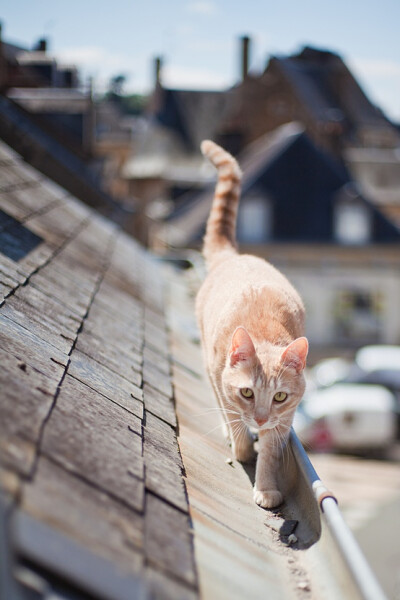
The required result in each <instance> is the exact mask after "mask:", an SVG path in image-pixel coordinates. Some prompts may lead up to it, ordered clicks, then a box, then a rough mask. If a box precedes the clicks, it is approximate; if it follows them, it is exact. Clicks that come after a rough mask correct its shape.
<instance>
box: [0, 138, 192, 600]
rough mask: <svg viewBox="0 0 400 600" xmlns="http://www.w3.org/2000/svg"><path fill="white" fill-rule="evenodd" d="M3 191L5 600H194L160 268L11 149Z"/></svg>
mask: <svg viewBox="0 0 400 600" xmlns="http://www.w3.org/2000/svg"><path fill="white" fill-rule="evenodd" d="M0 191H1V195H0V206H1V213H0V263H1V269H0V321H1V326H0V330H1V349H0V354H1V364H2V368H1V373H0V388H1V396H2V399H1V403H0V437H1V446H2V451H1V456H0V488H1V492H0V529H1V531H0V540H1V544H2V550H4V548H6V550H7V551H8V558H9V560H12V551H13V550H14V551H15V552H16V554H17V557H18V558H17V565H16V566H18V568H19V571H18V572H19V577H18V579H17V582H15V581H13V580H12V579H11V574H12V573H13V572H14V570H15V568H14V565H13V566H12V569H11V568H10V570H8V571H7V570H6V571H5V572H4V571H2V572H1V577H0V580H1V583H0V595H1V597H4V598H9V599H10V600H11V598H13V600H14V599H16V598H28V594H30V593H31V592H29V591H28V590H31V588H32V585H35V586H36V588H35V589H36V592H37V596H36V595H35V597H40V598H44V597H48V596H49V595H51V593H52V592H53V593H54V594H55V595H57V597H60V598H61V597H62V598H64V597H65V598H66V597H68V598H70V597H71V598H72V597H74V598H83V597H85V598H86V597H87V596H86V594H90V597H91V598H92V597H94V598H99V599H109V600H119V599H121V600H122V599H124V600H130V599H131V598H133V597H135V598H136V597H140V598H147V597H152V598H153V597H163V598H164V597H165V598H170V599H172V598H178V597H180V598H182V599H183V598H187V599H189V598H190V599H191V600H193V599H194V598H196V597H197V583H196V573H195V568H194V562H193V560H194V559H193V549H192V538H191V533H190V521H189V515H188V502H187V497H186V492H185V484H184V481H183V477H182V472H183V465H182V460H181V456H180V451H179V447H178V443H177V437H176V417H175V410H174V405H173V396H172V394H173V392H172V382H171V374H170V373H171V364H170V357H169V350H168V337H167V330H166V317H165V309H164V300H163V285H164V284H163V280H162V277H160V269H159V266H158V265H157V264H156V263H155V262H154V260H153V259H152V258H151V257H150V255H148V254H147V253H146V251H145V250H143V249H142V248H141V247H140V246H139V245H138V244H137V243H136V242H135V241H134V240H132V239H130V238H129V237H127V236H126V235H125V234H124V233H123V232H122V231H121V230H120V229H119V228H118V227H116V226H115V225H114V224H112V223H111V222H110V221H107V220H105V219H104V218H103V217H100V216H99V215H97V214H96V213H94V212H93V211H91V210H90V209H89V208H87V207H85V206H84V205H83V204H81V203H80V202H79V201H78V200H76V199H74V198H72V197H71V196H70V195H68V193H67V192H66V191H65V190H63V189H62V188H59V187H58V186H56V185H55V184H53V183H51V182H50V181H49V180H48V179H46V178H45V177H43V176H42V175H40V174H39V173H38V172H37V171H36V170H34V169H32V168H31V167H29V166H27V165H26V164H25V163H24V162H23V160H22V159H21V158H20V157H19V156H18V155H16V154H15V153H14V152H13V151H12V150H10V149H9V148H8V147H6V146H5V145H4V144H3V143H2V142H1V143H0ZM10 507H12V509H13V510H12V513H11V514H12V516H10V512H9V509H10ZM4 520H5V522H4ZM3 525H5V527H6V531H8V532H9V533H10V535H11V538H10V539H9V540H8V541H9V546H8V547H7V543H6V542H7V540H6V539H5V538H4V531H5V530H4V529H3ZM2 556H3V557H4V555H3V553H2ZM2 563H3V561H2ZM3 564H4V563H3ZM22 564H24V570H23V569H22V566H21V565H22ZM28 564H29V567H28V566H27V565H28ZM32 582H34V583H32ZM14 585H16V586H17V588H18V594H17V592H16V591H15V590H14V589H13V591H11V589H12V586H14ZM7 586H8V587H7ZM3 592H4V596H3ZM14 592H15V593H14ZM58 594H60V595H58ZM64 594H65V595H64ZM160 594H161V596H160ZM29 597H31V595H29Z"/></svg>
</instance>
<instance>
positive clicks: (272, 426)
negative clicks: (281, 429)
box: [244, 420, 278, 433]
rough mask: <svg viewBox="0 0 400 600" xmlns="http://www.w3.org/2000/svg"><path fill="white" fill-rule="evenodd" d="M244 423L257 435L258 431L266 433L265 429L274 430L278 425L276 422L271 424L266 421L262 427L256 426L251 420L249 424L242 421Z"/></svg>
mask: <svg viewBox="0 0 400 600" xmlns="http://www.w3.org/2000/svg"><path fill="white" fill-rule="evenodd" d="M244 423H245V425H247V427H249V429H250V430H251V431H252V432H254V433H257V432H259V431H266V430H267V429H275V427H277V426H278V423H277V422H273V421H267V422H266V423H263V425H258V424H257V423H256V422H255V421H253V420H251V422H246V421H244Z"/></svg>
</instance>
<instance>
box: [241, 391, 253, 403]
mask: <svg viewBox="0 0 400 600" xmlns="http://www.w3.org/2000/svg"><path fill="white" fill-rule="evenodd" d="M240 393H241V394H242V396H243V398H246V399H247V400H249V399H250V398H253V396H254V393H253V390H251V389H250V388H240Z"/></svg>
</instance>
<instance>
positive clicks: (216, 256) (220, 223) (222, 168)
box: [201, 140, 242, 269]
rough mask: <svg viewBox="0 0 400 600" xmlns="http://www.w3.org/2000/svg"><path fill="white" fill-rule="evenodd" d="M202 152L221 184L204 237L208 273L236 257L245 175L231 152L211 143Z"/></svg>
mask: <svg viewBox="0 0 400 600" xmlns="http://www.w3.org/2000/svg"><path fill="white" fill-rule="evenodd" d="M201 151H202V153H203V154H204V156H206V157H207V158H208V159H209V160H210V161H211V162H212V164H213V165H214V166H215V167H216V168H217V171H218V182H217V186H216V188H215V195H214V200H213V203H212V207H211V212H210V215H209V217H208V221H207V227H206V234H205V236H204V246H203V255H204V258H205V259H206V263H207V267H208V269H211V268H212V266H213V265H214V264H215V263H216V262H219V260H220V259H221V258H223V257H225V256H226V255H232V253H236V248H237V245H236V216H237V209H238V204H239V196H240V180H241V178H242V172H241V170H240V168H239V165H238V164H237V162H236V160H235V159H234V158H233V156H231V155H230V154H229V153H228V152H226V151H225V150H223V149H222V148H220V146H217V144H215V143H214V142H211V141H210V140H204V141H203V142H202V144H201Z"/></svg>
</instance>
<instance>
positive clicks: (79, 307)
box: [31, 267, 94, 317]
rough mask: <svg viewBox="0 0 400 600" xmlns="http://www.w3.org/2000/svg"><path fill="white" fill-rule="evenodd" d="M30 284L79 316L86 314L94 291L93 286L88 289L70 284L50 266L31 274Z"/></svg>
mask: <svg viewBox="0 0 400 600" xmlns="http://www.w3.org/2000/svg"><path fill="white" fill-rule="evenodd" d="M31 284H32V285H33V286H35V287H37V288H38V289H39V290H41V291H42V292H43V293H44V294H46V295H49V296H50V297H52V298H55V299H56V300H58V301H59V302H61V303H62V304H64V306H67V307H68V308H70V310H73V311H74V312H75V313H76V314H77V315H79V316H81V317H83V316H84V315H85V314H86V312H87V310H88V308H89V305H90V302H91V299H92V293H93V291H94V289H93V288H94V286H92V290H88V289H82V288H80V287H79V286H77V285H72V284H71V282H70V280H69V279H67V278H65V277H63V276H62V275H61V274H60V275H59V276H57V273H55V272H54V270H53V269H51V268H50V267H49V268H47V267H44V268H43V269H41V270H40V271H39V272H38V273H35V274H34V275H32V277H31Z"/></svg>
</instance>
